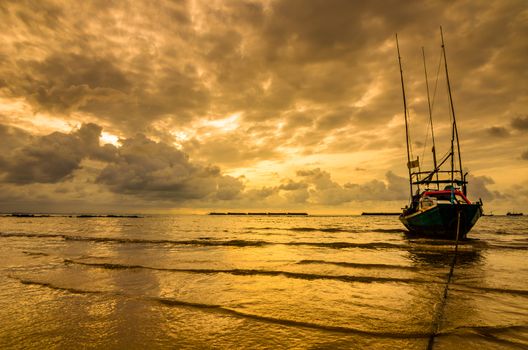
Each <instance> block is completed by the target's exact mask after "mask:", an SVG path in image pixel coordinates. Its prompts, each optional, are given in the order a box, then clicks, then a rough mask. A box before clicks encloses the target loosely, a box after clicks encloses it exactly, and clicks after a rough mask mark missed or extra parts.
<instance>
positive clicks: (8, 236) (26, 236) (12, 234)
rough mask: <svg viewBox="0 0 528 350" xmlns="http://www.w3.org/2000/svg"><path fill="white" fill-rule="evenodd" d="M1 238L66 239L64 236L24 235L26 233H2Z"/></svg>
mask: <svg viewBox="0 0 528 350" xmlns="http://www.w3.org/2000/svg"><path fill="white" fill-rule="evenodd" d="M0 237H5V238H10V237H22V238H64V237H66V236H65V235H62V234H45V233H24V232H0Z"/></svg>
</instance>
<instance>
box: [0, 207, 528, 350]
mask: <svg viewBox="0 0 528 350" xmlns="http://www.w3.org/2000/svg"><path fill="white" fill-rule="evenodd" d="M0 348H1V349H479V350H483V349H527V348H528V218H527V217H508V216H486V217H482V218H481V219H480V221H479V222H478V223H477V225H476V226H475V227H474V228H473V230H472V231H471V232H470V233H469V234H468V239H467V240H464V241H461V242H459V244H458V246H455V242H453V241H446V240H438V239H426V238H420V237H413V236H410V235H409V234H408V233H407V232H406V231H405V230H404V229H403V226H402V225H401V224H400V222H399V221H398V218H397V217H396V216H247V215H245V216H208V215H165V216H163V215H152V216H144V217H139V218H134V217H76V216H71V217H68V216H53V215H52V216H49V217H10V216H3V217H0Z"/></svg>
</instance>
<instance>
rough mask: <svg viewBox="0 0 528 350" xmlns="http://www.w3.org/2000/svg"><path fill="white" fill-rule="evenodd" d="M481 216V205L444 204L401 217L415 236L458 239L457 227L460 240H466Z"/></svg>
mask: <svg viewBox="0 0 528 350" xmlns="http://www.w3.org/2000/svg"><path fill="white" fill-rule="evenodd" d="M459 214H460V224H459V225H458V215H459ZM481 215H482V205H481V204H480V203H476V204H450V203H447V204H444V203H442V204H438V205H436V206H434V207H431V208H429V209H427V210H424V211H417V212H414V213H408V214H407V213H403V214H401V215H400V221H401V222H402V223H403V225H404V226H405V227H407V229H408V230H409V231H410V232H411V233H413V234H418V235H425V236H431V237H439V238H448V239H456V238H457V227H459V232H458V238H459V239H464V238H465V237H466V235H467V233H468V232H469V231H470V230H471V228H472V227H473V225H475V223H476V222H477V220H478V219H479V218H480V216H481Z"/></svg>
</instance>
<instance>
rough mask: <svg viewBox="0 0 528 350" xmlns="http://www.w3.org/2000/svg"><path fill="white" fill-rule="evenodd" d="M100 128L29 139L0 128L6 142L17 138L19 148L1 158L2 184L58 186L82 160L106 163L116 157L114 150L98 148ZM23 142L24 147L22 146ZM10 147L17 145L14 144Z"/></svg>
mask: <svg viewBox="0 0 528 350" xmlns="http://www.w3.org/2000/svg"><path fill="white" fill-rule="evenodd" d="M101 130H102V129H101V127H100V126H98V125H95V124H83V125H82V126H81V128H80V129H78V130H75V131H73V132H72V133H70V134H65V133H61V132H54V133H52V134H49V135H45V136H39V137H31V136H29V135H28V134H27V133H25V132H23V131H21V130H17V129H14V128H8V127H5V126H4V127H3V128H0V133H2V134H3V135H0V136H6V135H7V137H8V138H11V139H13V136H18V138H19V140H18V147H14V148H12V149H10V150H9V151H8V152H7V153H4V154H3V155H2V156H1V157H0V173H1V174H2V175H3V177H2V180H3V181H4V182H8V183H15V184H20V185H23V184H30V183H57V182H61V181H64V180H66V179H68V178H69V177H71V175H72V173H73V171H74V170H76V169H79V168H80V164H81V161H82V160H83V159H84V158H91V159H96V160H103V161H108V160H111V159H112V158H113V157H114V156H115V147H114V146H112V145H104V146H102V147H101V146H100V145H99V137H100V136H101ZM21 140H24V141H25V143H21ZM12 145H17V142H13V143H12Z"/></svg>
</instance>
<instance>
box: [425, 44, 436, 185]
mask: <svg viewBox="0 0 528 350" xmlns="http://www.w3.org/2000/svg"><path fill="white" fill-rule="evenodd" d="M422 57H423V66H424V74H425V87H426V88H427V107H428V108H429V123H430V125H431V140H432V142H433V148H432V152H433V165H434V168H435V169H436V168H437V165H436V145H435V137H434V127H433V111H432V108H431V99H430V97H429V95H430V94H429V82H428V79H427V66H426V64H425V49H424V47H423V46H422ZM426 143H427V142H426ZM424 147H425V145H424ZM436 181H438V172H436ZM436 185H437V188H438V189H440V184H439V183H438V182H437V184H436Z"/></svg>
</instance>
